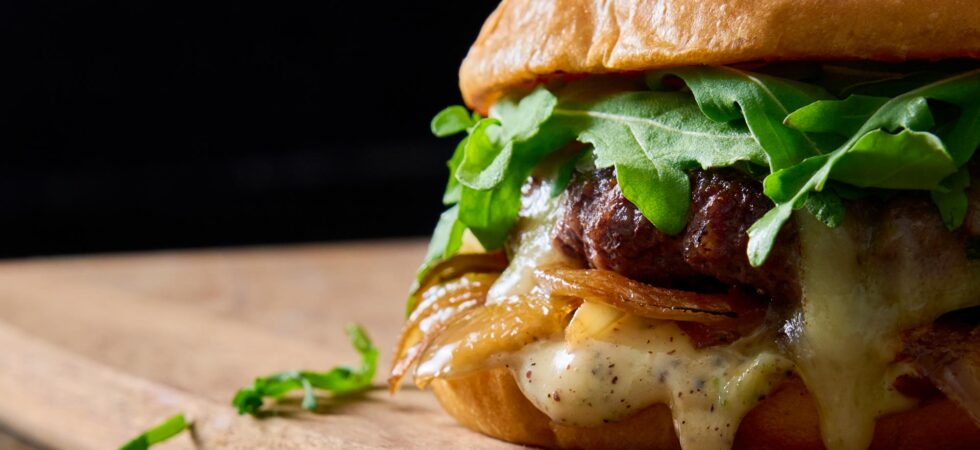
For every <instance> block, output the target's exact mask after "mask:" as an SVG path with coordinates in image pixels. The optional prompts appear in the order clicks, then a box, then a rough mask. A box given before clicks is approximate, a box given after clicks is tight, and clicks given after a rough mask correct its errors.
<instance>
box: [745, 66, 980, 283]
mask: <svg viewBox="0 0 980 450" xmlns="http://www.w3.org/2000/svg"><path fill="white" fill-rule="evenodd" d="M930 99H931V100H939V101H944V102H948V103H952V104H954V105H956V106H958V107H959V108H960V115H959V117H957V118H956V119H955V120H954V122H952V123H951V124H947V129H948V130H949V131H947V132H946V133H944V134H945V136H944V137H943V138H940V136H937V135H936V134H934V133H932V132H929V131H926V130H929V129H932V128H934V125H935V124H934V121H933V116H932V114H931V112H930V108H929V105H928V100H930ZM978 99H980V71H978V70H974V71H970V72H966V73H963V74H960V75H956V76H953V77H949V78H946V79H943V80H940V81H937V82H935V83H932V84H927V85H925V86H922V87H919V88H917V89H914V90H912V91H909V92H906V93H904V94H902V95H899V96H897V97H894V98H892V99H891V100H889V101H887V102H885V103H883V104H882V105H881V106H880V107H878V108H877V109H875V110H874V111H873V112H871V114H870V115H869V116H868V117H867V119H866V120H865V121H864V123H863V124H862V125H861V126H860V127H858V129H857V130H856V131H854V132H853V133H852V134H851V137H850V138H849V139H848V140H847V141H846V142H844V144H843V145H841V146H840V147H838V148H837V149H836V150H834V151H833V152H830V153H828V154H825V155H820V156H814V157H810V158H808V159H806V160H804V161H803V162H801V163H799V164H797V165H795V166H793V167H789V168H786V169H782V170H779V171H777V172H774V173H772V174H771V175H769V176H768V177H766V179H765V182H764V186H765V193H766V195H767V196H769V198H771V199H773V201H775V202H776V207H775V208H773V209H772V210H770V211H769V212H768V213H766V215H765V216H763V217H762V218H761V219H759V221H757V222H756V223H755V224H753V225H752V227H750V228H749V249H748V252H749V262H751V263H752V264H753V265H761V264H762V263H763V262H765V260H766V258H767V257H768V255H769V252H770V251H771V250H772V246H773V244H774V242H775V240H776V235H777V234H778V232H779V229H780V228H781V227H782V226H783V224H784V223H785V222H786V220H788V219H789V217H790V214H791V213H792V211H793V210H794V209H797V208H800V207H802V206H803V204H804V203H805V202H806V199H807V196H808V195H809V194H810V192H814V191H822V190H823V188H824V185H825V184H826V183H827V181H828V180H830V179H836V180H838V181H843V182H845V183H848V184H853V185H855V186H859V187H878V188H888V189H926V190H944V189H946V188H944V187H942V186H941V185H940V182H941V181H942V180H943V179H944V178H946V177H947V176H949V175H951V174H952V173H954V172H955V171H956V170H957V167H959V166H961V165H962V164H965V163H966V162H967V161H968V160H969V159H970V158H971V157H972V155H973V152H974V151H975V150H976V148H977V146H978V145H980V123H978V120H980V101H978ZM845 101H846V100H840V102H845ZM811 107H812V106H811ZM787 121H788V122H789V123H796V121H794V119H793V117H792V115H790V116H789V118H788V119H787ZM842 132H846V131H842ZM838 164H840V167H838Z"/></svg>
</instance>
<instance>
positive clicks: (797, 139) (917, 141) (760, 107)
mask: <svg viewBox="0 0 980 450" xmlns="http://www.w3.org/2000/svg"><path fill="white" fill-rule="evenodd" d="M950 67H952V66H950ZM899 68H900V67H899V66H894V65H893V66H887V67H884V66H882V67H877V66H870V67H868V68H864V69H862V68H859V67H850V66H848V65H847V64H839V65H836V66H832V67H830V68H828V69H826V71H825V74H829V76H828V77H825V78H832V79H833V80H832V83H833V85H834V87H832V88H831V87H830V85H829V84H828V85H827V86H828V88H824V87H823V86H822V85H819V84H814V83H808V82H803V81H798V80H792V79H787V78H781V77H778V76H774V75H767V74H763V73H753V72H747V71H744V70H739V69H736V68H731V67H707V66H698V67H682V68H674V69H669V70H664V71H657V72H652V73H648V74H646V76H645V81H646V84H645V85H643V84H640V85H638V84H636V82H635V80H630V79H626V78H616V79H597V78H592V79H586V80H581V81H575V82H570V83H555V84H552V85H551V86H538V87H537V88H535V89H534V90H532V91H531V92H530V93H529V94H527V95H526V96H525V97H523V98H521V99H515V98H504V99H502V100H501V101H499V102H498V103H497V104H496V105H495V106H494V108H493V110H491V114H490V117H488V118H479V117H478V116H476V117H475V116H473V115H471V114H469V113H467V112H466V111H465V110H460V109H459V108H460V107H451V108H449V109H447V110H445V111H443V112H441V113H440V114H439V115H438V116H437V117H436V120H433V130H434V131H436V132H437V133H436V134H438V135H445V134H447V133H449V132H462V131H464V130H465V131H466V133H467V136H466V137H465V138H464V140H463V142H462V143H460V145H459V146H458V147H457V150H456V152H455V153H454V155H453V158H452V159H451V160H450V162H449V168H450V181H449V183H448V185H447V188H446V195H445V196H444V201H445V202H446V204H447V205H449V206H451V208H450V209H449V210H448V211H447V212H446V213H445V214H443V217H442V218H441V219H440V221H439V226H438V227H437V230H436V233H435V236H434V237H433V242H432V244H431V246H430V249H429V253H428V258H427V261H426V263H425V264H424V265H423V268H422V270H420V272H419V276H420V278H421V277H422V276H424V273H425V270H426V268H427V267H430V266H431V265H432V264H433V263H434V262H436V261H439V260H442V259H445V258H447V257H448V256H450V255H452V254H453V253H454V252H456V251H457V250H458V249H459V242H460V239H461V236H462V234H463V231H465V229H469V230H470V231H471V232H472V233H473V234H474V235H475V236H476V237H477V239H479V241H480V243H481V244H482V245H483V246H484V247H485V248H486V249H487V250H495V249H498V248H500V247H501V245H502V243H503V242H504V239H505V238H506V236H507V233H508V232H509V231H510V229H511V227H512V226H513V224H514V222H515V220H516V218H517V214H518V211H519V209H520V200H521V186H522V185H523V184H524V182H525V181H526V180H527V178H528V176H529V175H530V174H531V173H532V171H533V170H534V168H535V166H536V165H537V164H539V163H540V161H541V160H542V159H544V158H546V157H548V156H549V155H551V154H552V153H555V152H558V151H561V150H562V149H563V148H565V146H566V144H567V143H569V142H572V141H578V142H580V143H583V144H589V145H590V146H591V155H592V160H593V161H594V166H595V167H597V168H604V167H614V168H615V169H616V176H617V178H618V182H619V187H620V189H621V190H622V191H623V195H624V196H625V197H626V198H627V199H628V200H630V201H631V202H633V203H634V204H635V205H636V206H637V208H638V209H639V210H640V212H641V213H643V215H644V216H645V217H646V218H647V219H649V220H650V222H651V223H652V224H653V225H654V226H656V227H657V228H658V229H659V230H660V231H663V232H665V233H668V234H675V233H678V232H680V231H682V230H683V228H684V227H685V226H686V221H687V216H688V209H689V207H690V181H689V179H688V175H687V172H688V171H689V170H691V169H694V168H702V169H709V168H716V167H736V168H738V169H740V170H743V171H745V172H747V173H749V174H750V175H753V176H756V177H758V178H760V179H761V178H764V183H763V186H764V192H765V194H766V195H767V196H768V197H769V198H770V199H771V200H772V201H773V203H774V207H773V209H772V210H770V211H769V212H768V213H767V214H765V215H764V216H763V217H762V218H760V219H759V220H758V221H757V222H756V223H755V224H753V225H752V227H750V228H749V238H750V239H749V247H748V255H747V256H748V259H749V261H750V262H751V263H752V264H753V265H756V266H758V265H761V264H763V263H764V262H765V260H766V258H767V257H768V255H769V254H770V252H771V251H772V246H773V245H774V243H775V240H776V236H777V235H778V233H779V231H780V229H781V228H782V226H783V224H784V223H785V222H786V221H787V220H788V219H789V218H790V216H791V215H792V212H793V211H794V210H796V209H799V208H803V207H804V206H806V207H807V210H808V211H809V212H810V213H812V214H814V215H815V216H816V217H817V218H818V219H819V220H820V221H822V222H823V223H825V224H827V225H828V226H838V225H840V223H841V221H842V220H843V217H844V206H843V202H842V200H841V199H842V198H846V199H857V198H865V197H868V196H869V195H872V194H874V195H875V196H876V197H881V196H884V195H885V194H887V193H889V192H893V191H895V190H907V189H915V190H925V191H929V192H930V194H931V195H932V198H933V200H934V202H935V203H936V205H937V207H938V208H939V210H940V212H941V214H942V216H943V219H944V222H945V223H946V225H947V226H948V227H950V228H955V227H957V226H959V225H960V224H961V223H962V222H963V220H964V219H963V217H964V215H965V212H966V208H965V199H966V197H965V190H966V187H967V184H968V183H969V174H968V173H967V172H966V169H964V165H965V164H966V162H967V161H969V160H970V158H972V156H973V154H974V152H975V151H976V149H977V146H978V145H980V70H972V71H967V72H962V73H959V74H955V73H953V74H950V72H949V70H948V69H949V67H947V66H943V68H944V69H943V70H944V71H933V72H928V73H926V72H917V73H912V74H903V73H902V72H901V71H900V70H897V69H899ZM797 72H798V73H800V72H799V71H797ZM811 72H813V71H803V73H811ZM678 79H679V80H680V81H683V85H684V86H683V87H684V88H683V89H681V90H676V88H677V86H678V83H676V82H675V81H677V80H678ZM669 86H671V87H674V88H675V89H674V90H671V89H668V87H669ZM828 89H830V90H828ZM831 92H833V93H837V94H840V95H841V96H842V97H844V98H837V97H835V96H834V94H832V93H831ZM437 122H438V126H437ZM572 168H573V163H566V165H564V166H561V167H560V170H558V172H557V174H558V175H557V176H556V178H557V179H556V180H553V184H552V190H553V193H555V192H556V191H558V190H560V189H563V188H564V187H565V185H566V184H567V182H568V181H567V180H568V179H569V178H570V176H571V172H570V170H571V169H572ZM828 183H830V186H832V189H830V190H825V187H827V186H828Z"/></svg>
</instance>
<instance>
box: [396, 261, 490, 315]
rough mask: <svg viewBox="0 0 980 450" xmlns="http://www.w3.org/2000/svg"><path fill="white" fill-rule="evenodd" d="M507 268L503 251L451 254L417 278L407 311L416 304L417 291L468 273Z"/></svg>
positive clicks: (420, 291)
mask: <svg viewBox="0 0 980 450" xmlns="http://www.w3.org/2000/svg"><path fill="white" fill-rule="evenodd" d="M506 268H507V257H506V256H504V254H503V252H499V251H497V252H492V253H473V254H470V253H461V254H458V255H453V256H452V257H450V258H449V259H446V260H444V261H440V262H439V263H438V264H436V265H434V266H432V267H431V268H429V270H428V271H426V272H425V276H423V277H422V279H421V280H419V284H418V286H417V287H416V288H415V289H413V290H412V297H411V298H410V299H409V304H408V313H409V314H411V313H412V311H413V310H414V309H415V308H416V307H417V306H418V301H417V300H418V295H419V293H422V292H425V291H427V290H429V288H431V287H432V286H435V285H437V284H440V283H445V282H446V281H449V280H453V279H456V278H459V277H461V276H463V275H464V274H468V273H496V274H499V273H500V272H503V270H504V269H506Z"/></svg>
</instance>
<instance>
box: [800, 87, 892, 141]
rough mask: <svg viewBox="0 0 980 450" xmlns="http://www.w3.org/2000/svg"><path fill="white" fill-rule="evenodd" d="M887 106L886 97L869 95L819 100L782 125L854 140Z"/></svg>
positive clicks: (803, 108)
mask: <svg viewBox="0 0 980 450" xmlns="http://www.w3.org/2000/svg"><path fill="white" fill-rule="evenodd" d="M887 102H888V98H887V97H871V96H866V95H852V96H850V97H848V98H846V99H844V100H817V101H815V102H813V103H810V104H809V105H806V106H804V107H802V108H800V109H797V110H796V111H793V112H792V113H790V114H789V115H788V116H786V119H785V120H784V121H783V123H784V124H786V125H787V126H789V127H790V128H795V129H797V130H800V131H804V132H807V133H833V134H837V135H840V136H844V137H851V136H852V135H854V133H856V132H857V131H858V130H859V129H860V128H861V125H864V122H867V121H868V118H870V117H871V115H872V114H874V113H875V111H877V110H878V109H879V108H881V107H882V106H883V105H884V104H885V103H887Z"/></svg>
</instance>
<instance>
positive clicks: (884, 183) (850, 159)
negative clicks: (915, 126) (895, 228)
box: [830, 129, 956, 190]
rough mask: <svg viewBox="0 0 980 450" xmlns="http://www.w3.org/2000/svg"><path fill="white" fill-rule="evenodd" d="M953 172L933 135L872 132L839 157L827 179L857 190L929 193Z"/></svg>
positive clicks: (909, 132) (953, 166)
mask: <svg viewBox="0 0 980 450" xmlns="http://www.w3.org/2000/svg"><path fill="white" fill-rule="evenodd" d="M953 172H956V165H955V164H953V159H952V158H951V157H950V156H949V153H946V149H945V147H944V145H943V142H942V141H940V140H939V138H938V137H936V136H935V135H934V134H932V133H926V132H920V131H910V130H907V129H906V130H902V131H901V132H899V133H898V134H891V133H888V132H886V131H883V130H875V131H869V132H868V133H867V134H865V135H864V136H862V137H861V138H860V139H858V140H857V142H855V143H854V145H852V146H851V148H849V149H848V150H847V151H846V152H844V153H843V154H842V155H841V156H840V158H839V159H838V160H837V162H836V165H835V166H834V168H833V171H832V172H831V174H830V177H831V178H832V179H834V180H838V181H843V182H845V183H847V184H850V185H852V186H858V187H878V188H885V189H924V190H930V189H935V188H936V187H937V186H938V185H939V183H940V182H941V181H942V180H943V179H944V178H946V177H947V176H948V175H950V174H952V173H953Z"/></svg>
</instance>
